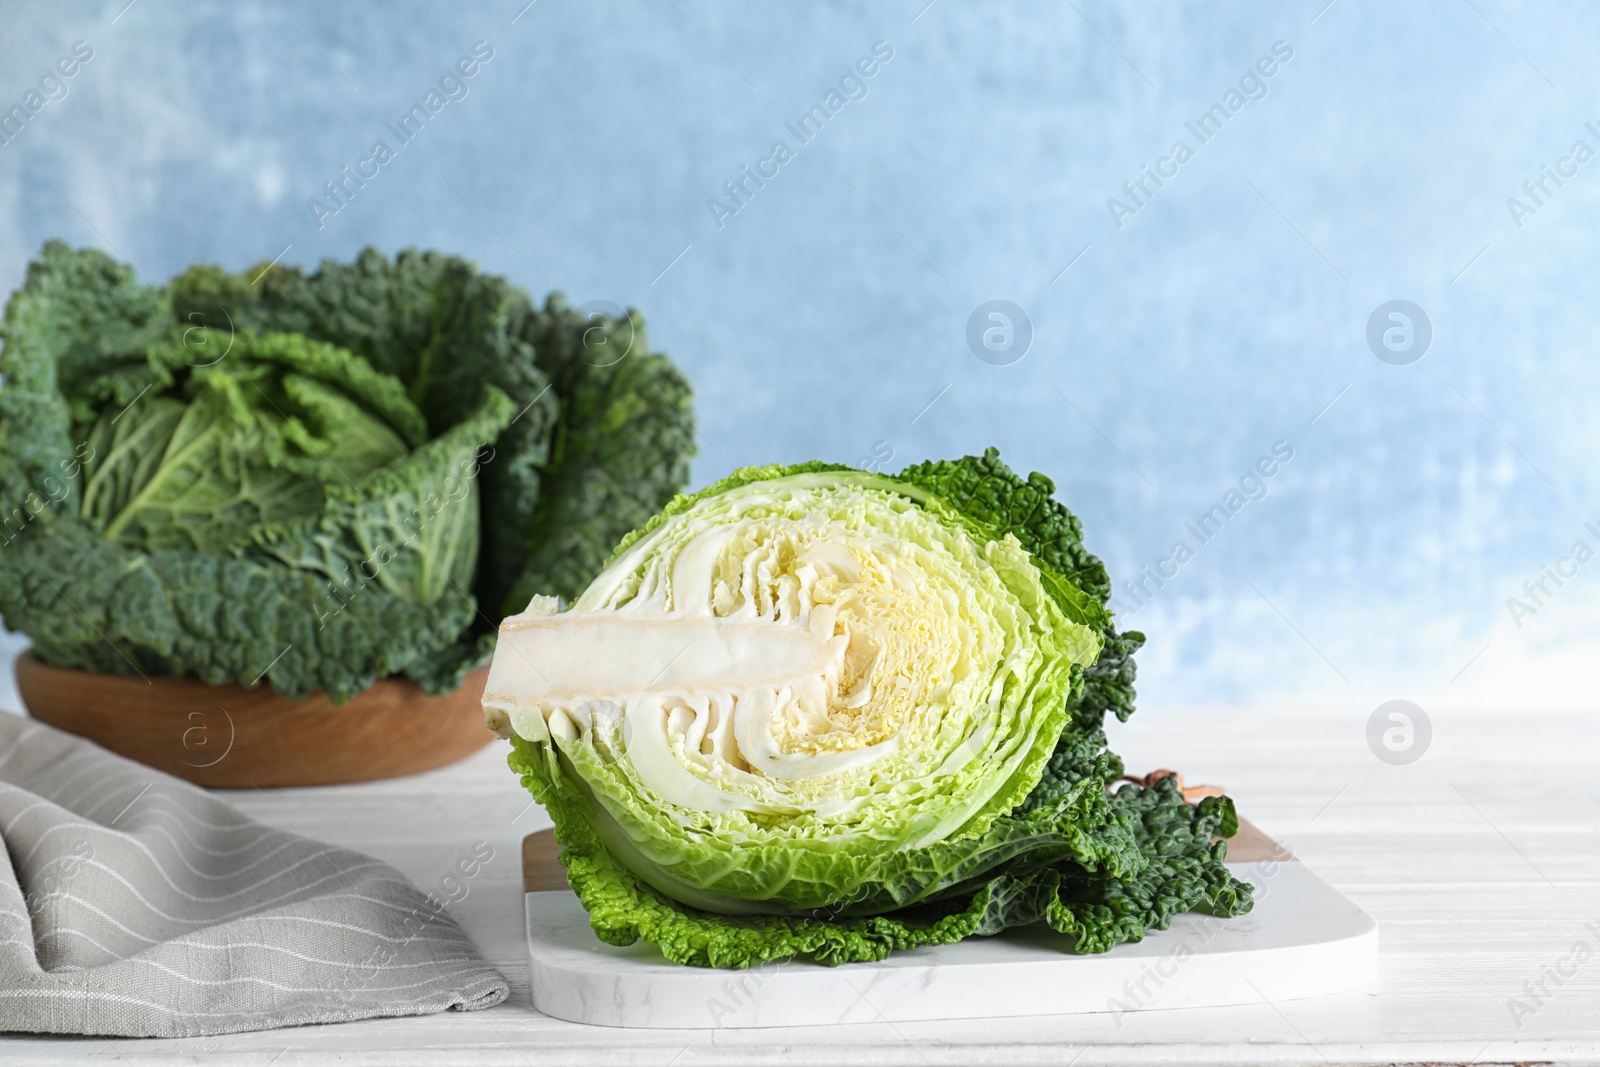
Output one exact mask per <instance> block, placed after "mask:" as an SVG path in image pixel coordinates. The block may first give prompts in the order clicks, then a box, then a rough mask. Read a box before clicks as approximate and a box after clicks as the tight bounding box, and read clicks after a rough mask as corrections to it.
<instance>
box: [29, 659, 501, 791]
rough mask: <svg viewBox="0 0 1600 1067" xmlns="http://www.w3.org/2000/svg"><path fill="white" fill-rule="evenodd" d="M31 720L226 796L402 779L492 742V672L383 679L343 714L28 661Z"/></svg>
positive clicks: (195, 684)
mask: <svg viewBox="0 0 1600 1067" xmlns="http://www.w3.org/2000/svg"><path fill="white" fill-rule="evenodd" d="M16 671H17V689H18V690H20V691H21V693H22V701H23V703H24V704H26V705H27V707H28V714H30V715H32V716H33V717H34V718H35V719H38V720H39V721H40V722H43V723H48V724H50V725H51V726H54V727H56V728H57V729H61V730H66V731H67V732H69V733H74V734H78V735H80V736H82V737H87V738H88V739H89V740H91V741H93V742H95V743H96V744H98V745H102V746H104V747H105V748H108V749H110V750H111V751H112V752H116V753H118V754H120V755H123V756H127V757H128V758H129V759H135V760H138V761H139V762H140V763H144V764H148V765H149V766H151V767H155V768H157V769H158V770H163V771H166V772H167V773H168V774H174V775H177V776H178V777H179V778H185V779H187V780H189V781H191V782H193V783H195V784H196V785H203V786H209V787H211V788H214V789H248V788H251V787H253V786H262V787H269V786H297V785H331V784H334V783H337V782H362V781H368V780H370V779H373V778H394V777H396V776H398V775H402V774H415V773H417V772H418V771H426V770H431V769H432V768H434V767H442V766H444V765H445V764H447V763H454V762H455V761H456V760H458V759H461V758H462V757H464V756H467V755H469V754H471V753H473V752H476V751H477V750H478V749H480V748H482V747H483V746H484V745H486V744H488V743H489V742H490V741H492V740H494V735H493V734H492V733H490V732H489V731H488V730H487V729H485V728H484V725H483V709H482V706H481V704H480V701H481V700H482V699H483V686H484V683H485V682H486V681H488V678H489V668H487V667H484V668H482V669H481V670H477V671H474V672H473V673H472V674H469V675H468V676H467V680H466V682H465V683H464V684H463V685H462V686H461V688H460V689H457V690H456V691H455V692H453V693H447V694H445V695H444V696H436V697H433V696H428V695H426V694H425V693H423V692H422V688H421V687H420V686H418V685H417V683H416V682H413V681H409V680H403V679H399V678H383V679H380V680H379V681H378V682H377V683H375V684H374V685H373V686H372V688H370V689H368V690H366V691H365V692H363V693H359V694H357V695H356V696H354V697H352V698H350V699H349V700H348V701H346V702H345V703H344V704H342V705H335V704H334V703H333V702H332V701H331V700H329V699H328V697H327V695H326V694H325V693H322V692H320V691H318V692H315V693H312V694H311V695H310V696H308V697H306V698H305V699H304V700H293V699H291V698H289V697H286V696H282V695H280V694H278V693H275V692H273V691H272V689H270V688H268V687H267V686H264V685H263V686H259V687H257V688H255V689H246V688H244V687H243V686H241V685H207V684H206V683H204V682H201V681H197V680H195V679H193V678H151V679H149V680H148V681H146V680H145V679H143V678H140V677H137V676H134V675H121V674H95V673H92V672H89V671H73V670H65V669H63V668H61V667H51V666H49V665H47V664H44V663H40V662H39V661H38V660H37V659H35V658H34V657H33V653H32V652H24V653H22V655H20V656H18V657H17V666H16Z"/></svg>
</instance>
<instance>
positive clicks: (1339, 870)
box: [0, 708, 1600, 1067]
mask: <svg viewBox="0 0 1600 1067" xmlns="http://www.w3.org/2000/svg"><path fill="white" fill-rule="evenodd" d="M1430 711H1431V713H1432V716H1433V731H1434V736H1433V741H1432V746H1431V748H1430V750H1429V751H1428V752H1427V754H1426V755H1425V756H1424V757H1423V758H1422V759H1421V760H1420V761H1418V762H1417V763H1414V764H1412V765H1410V766H1404V767H1395V766H1389V765H1387V764H1384V763H1382V762H1380V761H1379V760H1378V759H1377V758H1376V757H1375V756H1374V755H1373V754H1372V753H1371V752H1370V751H1369V750H1368V749H1367V746H1366V720H1367V716H1368V715H1369V714H1370V712H1371V709H1370V708H1351V709H1349V710H1347V711H1345V712H1329V713H1324V714H1290V713H1284V712H1267V711H1237V712H1235V711H1222V710H1208V711H1203V712H1193V713H1179V712H1176V711H1166V710H1163V709H1144V710H1141V711H1140V712H1139V713H1138V714H1137V715H1135V716H1134V718H1133V720H1132V721H1131V722H1130V723H1128V724H1127V725H1126V726H1117V725H1116V724H1115V723H1113V724H1112V725H1113V746H1114V747H1115V748H1116V749H1117V750H1118V751H1120V752H1122V753H1124V755H1125V756H1126V757H1127V760H1128V765H1129V767H1130V769H1135V770H1141V771H1143V770H1150V769H1154V768H1156V767H1175V768H1177V769H1178V770H1181V771H1183V772H1184V773H1185V775H1186V777H1187V778H1188V779H1189V781H1190V782H1191V783H1217V784H1221V785H1225V786H1227V787H1228V789H1229V791H1230V792H1231V793H1232V795H1233V796H1234V797H1235V798H1237V800H1238V801H1239V805H1240V808H1241V810H1242V811H1243V812H1244V813H1245V814H1247V815H1248V816H1249V817H1250V818H1251V819H1253V820H1254V821H1255V822H1256V823H1257V824H1259V825H1260V826H1261V827H1262V828H1263V829H1265V830H1266V831H1267V832H1269V833H1271V834H1272V835H1273V836H1275V837H1277V838H1278V839H1279V840H1281V841H1284V842H1286V843H1288V844H1289V845H1290V847H1291V848H1293V850H1294V851H1295V852H1296V853H1297V854H1298V855H1299V856H1300V857H1301V858H1302V859H1303V860H1304V861H1305V862H1307V863H1309V864H1311V865H1312V866H1313V867H1314V868H1315V869H1316V870H1317V871H1318V873H1320V874H1321V875H1322V876H1323V877H1324V878H1326V879H1327V880H1328V881H1330V882H1332V883H1333V884H1334V885H1335V886H1337V887H1339V888H1340V889H1341V890H1343V891H1344V892H1345V893H1346V894H1348V895H1349V896H1350V897H1352V898H1353V899H1354V900H1355V901H1356V902H1357V903H1359V904H1361V905H1362V906H1363V907H1365V908H1366V909H1367V910H1368V911H1369V912H1371V913H1372V914H1373V915H1375V916H1376V917H1377V918H1378V920H1379V922H1380V923H1381V925H1382V942H1383V947H1382V960H1383V962H1382V968H1381V971H1380V976H1379V979H1378V981H1377V982H1376V984H1374V985H1373V986H1372V987H1371V988H1369V989H1366V990H1361V991H1357V992H1352V993H1348V994H1343V995H1339V996H1334V997H1328V998H1324V999H1320V1000H1306V1001H1290V1002H1284V1003H1280V1004H1270V1003H1262V1004H1259V1005H1253V1006H1246V1007H1238V1008H1225V1009H1207V1010H1203V1011H1199V1010H1195V1011H1190V1010H1168V1011H1159V1010H1158V1011H1149V1012H1143V1013H1137V1014H1131V1015H1126V1016H1124V1017H1122V1018H1121V1020H1120V1022H1119V1021H1118V1019H1117V1018H1116V1017H1115V1016H1113V1015H1111V1014H1097V1015H1079V1016H1041V1017H1035V1018H1026V1019H1007V1020H1001V1021H998V1022H983V1021H949V1022H941V1023H923V1024H915V1025H913V1024H905V1023H901V1024H895V1025H889V1024H869V1025H855V1026H838V1027H825V1028H805V1029H790V1030H765V1031H763V1030H744V1031H739V1030H722V1031H707V1032H701V1033H694V1032H685V1031H639V1030H633V1031H628V1030H607V1029H602V1028H596V1027H583V1026H578V1025H574V1024H570V1023H563V1022H558V1021H556V1020H553V1019H550V1018H547V1017H545V1016H542V1015H540V1014H538V1013H537V1012H535V1011H534V1010H533V1009H532V1007H531V1006H530V1004H529V1001H528V980H527V972H528V968H527V963H526V962H525V959H524V942H523V932H522V890H521V873H520V870H519V862H520V861H519V856H518V845H519V843H520V841H521V839H522V837H523V836H524V835H525V834H527V833H529V832H531V831H533V830H535V829H539V828H540V827H542V826H545V825H547V824H548V823H547V820H546V819H545V816H544V813H543V812H542V811H541V810H539V809H538V808H536V807H532V806H530V805H529V803H528V799H527V797H526V795H525V794H523V793H522V792H521V790H520V787H519V786H518V785H517V782H516V779H515V776H514V775H512V774H511V772H510V771H509V770H507V769H506V767H505V764H504V747H503V744H502V743H500V742H496V744H495V746H494V747H493V748H490V749H488V750H485V751H484V752H482V753H480V754H479V755H478V756H476V757H474V758H471V759H469V760H466V761H464V762H463V763H460V764H457V765H456V766H454V767H450V768H447V769H445V770H442V771H438V772H435V773H432V774H428V775H423V776H419V777H416V778H408V779H401V780H397V781H390V782H380V783H374V784H370V785H359V786H343V787H332V788H321V789H300V790H282V791H275V792H272V793H269V794H256V793H236V794H227V796H228V798H229V799H230V800H232V801H233V802H234V803H235V804H237V805H238V806H239V807H240V808H242V809H244V810H245V811H248V812H249V813H250V814H251V815H253V816H255V817H256V818H259V819H261V820H263V821H265V822H269V823H275V824H278V825H284V826H290V827H292V828H294V829H296V830H299V831H301V832H303V833H306V834H309V835H311V836H313V837H317V838H321V839H323V840H326V841H333V842H337V843H339V844H341V845H348V846H350V847H352V848H358V849H363V850H365V851H367V852H370V853H371V854H373V855H376V856H379V857H382V858H383V859H385V860H388V861H389V862H390V863H393V864H394V865H396V866H397V867H399V868H400V869H401V870H402V871H404V872H405V873H406V874H408V875H409V876H410V877H411V878H412V879H414V880H415V881H416V882H417V884H418V885H420V886H422V887H423V888H424V889H428V888H432V887H433V886H434V884H435V883H436V882H437V881H438V879H439V878H440V877H441V876H442V875H443V873H444V872H445V870H446V869H447V868H448V867H449V866H450V865H451V864H452V863H453V862H454V861H455V860H456V858H457V857H459V856H460V855H462V854H463V853H465V852H467V851H469V850H470V849H471V847H472V846H473V844H474V843H475V842H478V841H487V842H489V844H490V845H492V846H493V848H494V850H495V857H494V859H493V860H492V861H491V862H490V863H488V864H487V866H486V867H485V868H484V870H483V871H482V872H481V873H480V874H479V875H478V877H477V878H476V879H475V880H473V882H472V883H471V884H470V891H469V893H468V895H467V897H466V898H465V899H464V900H462V901H461V903H460V904H458V905H456V906H455V907H454V908H453V909H452V910H453V911H454V913H455V915H456V917H457V918H458V919H459V920H460V922H461V924H462V925H463V926H464V927H465V929H466V931H467V933H468V934H470V935H471V936H472V938H473V939H474V940H475V941H476V942H477V944H478V946H479V947H480V949H482V951H483V953H484V954H485V956H487V957H488V958H489V959H490V960H491V961H493V963H494V964H495V965H496V966H497V967H499V968H500V970H501V972H502V973H503V974H504V975H505V976H506V978H507V979H509V981H510V983H511V989H512V992H511V998H510V1000H509V1001H508V1002H507V1003H506V1004H504V1005H502V1006H500V1007H498V1008H495V1009H493V1010H490V1011H485V1012H476V1013H469V1014H453V1013H452V1014H446V1015H435V1016H431V1017H426V1018H412V1019H397V1020H387V1021H373V1022H364V1023H349V1024H343V1025H337V1026H324V1027H305V1028H299V1029H294V1030H279V1031H271V1032H266V1033H259V1034H249V1035H240V1036H237V1037H228V1038H211V1039H193V1040H183V1041H128V1040H118V1041H107V1040H88V1039H36V1038H25V1037H11V1038H0V1060H5V1061H12V1062H18V1063H28V1064H39V1065H45V1064H63V1063H81V1062H85V1061H98V1060H102V1059H121V1060H128V1061H136V1062H186V1063H187V1062H196V1063H202V1062H229V1063H254V1064H260V1065H266V1064H275V1065H279V1067H288V1065H291V1064H300V1063H328V1062H337V1063H341V1064H371V1063H415V1064H441V1065H444V1064H473V1065H487V1064H511V1065H533V1064H547V1063H606V1064H655V1065H660V1067H666V1065H668V1064H691V1063H725V1064H765V1063H784V1064H793V1063H810V1062H817V1063H829V1064H843V1063H872V1064H947V1063H948V1064H956V1063H1003V1064H1006V1065H1008V1067H1015V1065H1021V1064H1033V1063H1040V1064H1065V1063H1068V1062H1071V1063H1075V1064H1078V1065H1080V1067H1089V1065H1092V1064H1101V1063H1106V1064H1112V1063H1158V1062H1172V1063H1187V1064H1228V1065H1232V1064H1290V1063H1293V1064H1301V1063H1305V1064H1323V1063H1329V1064H1379V1063H1384V1064H1387V1063H1424V1062H1427V1063H1438V1062H1443V1063H1463V1064H1466V1063H1474V1064H1492V1063H1510V1062H1526V1061H1549V1062H1556V1063H1597V1062H1600V833H1597V832H1600V775H1597V774H1596V770H1597V769H1600V720H1596V719H1594V718H1581V717H1556V716H1547V715H1540V714H1534V713H1526V712H1510V711H1506V712H1497V713H1495V714H1481V713H1473V714H1467V713H1447V712H1444V711H1437V710H1433V709H1430ZM1588 923H1593V924H1594V925H1593V926H1592V927H1589V926H1586V924H1588ZM1580 944H1581V945H1582V946H1584V948H1583V949H1578V946H1579V945H1580ZM1563 972H1565V973H1563ZM1541 980H1542V981H1543V982H1544V983H1545V990H1546V992H1547V993H1548V995H1547V996H1542V995H1540V994H1539V992H1538V990H1537V988H1535V989H1533V990H1532V993H1531V994H1530V991H1529V989H1528V988H1527V987H1526V986H1525V983H1527V984H1532V985H1534V986H1536V985H1537V984H1538V983H1539V982H1540V981H1541ZM1108 995H1109V991H1108ZM1536 998H1537V999H1536ZM1514 999H1520V1000H1521V1001H1522V1002H1523V1004H1524V1005H1525V1006H1526V1009H1527V1010H1526V1012H1521V1011H1519V1012H1517V1013H1516V1014H1515V1015H1514V1014H1513V1010H1512V1009H1513V1007H1515V1006H1516V1005H1515V1004H1514V1003H1513V1001H1514Z"/></svg>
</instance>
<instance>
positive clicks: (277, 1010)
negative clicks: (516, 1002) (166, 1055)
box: [0, 713, 510, 1037]
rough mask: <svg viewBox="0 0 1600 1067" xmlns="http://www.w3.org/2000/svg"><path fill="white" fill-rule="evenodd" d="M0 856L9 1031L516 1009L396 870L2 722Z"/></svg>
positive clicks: (92, 748)
mask: <svg viewBox="0 0 1600 1067" xmlns="http://www.w3.org/2000/svg"><path fill="white" fill-rule="evenodd" d="M0 839H3V841H4V844H5V849H4V852H3V854H0V1030H6V1031H30V1032H37V1033H56V1034H105V1035H122V1036H135V1037H189V1036H196V1035H201V1034H224V1033H234V1032H238V1031H241V1030H265V1029H270V1028H272V1027H278V1026H292V1025H296V1024H300V1023H324V1022H342V1021H346V1020H350V1019H365V1018H371V1017H374V1016H393V1015H424V1014H429V1013H432V1012H437V1011H443V1010H445V1009H454V1010H458V1011H473V1010H476V1009H479V1008H488V1007H492V1006H494V1005H496V1004H498V1003H500V1002H501V1001H503V1000H504V999H505V998H506V996H507V995H508V993H509V992H510V990H509V989H508V987H507V985H506V982H505V979H503V978H501V977H500V975H499V974H498V973H496V972H495V970H494V969H493V968H492V967H490V966H489V965H488V964H487V963H485V962H484V961H483V960H482V959H481V958H480V957H479V956H478V954H477V952H476V951H475V950H474V948H473V946H472V942H471V941H469V940H468V939H467V937H466V935H465V934H464V933H462V932H461V929H460V927H458V926H457V925H456V924H455V921H454V920H452V919H451V918H450V916H449V915H448V914H446V913H445V912H444V911H443V902H442V901H440V900H439V899H438V898H437V897H430V896H424V895H423V893H422V892H421V891H420V890H418V889H417V888H416V887H415V886H414V885H412V884H411V883H410V882H409V881H407V880H406V879H405V877H404V876H402V875H401V874H400V872H398V871H396V870H395V869H394V868H392V867H390V866H389V865H388V864H386V863H380V862H379V861H377V860H375V859H372V858H371V857H369V856H363V855H362V854H361V853H359V852H352V851H350V850H348V849H342V848H335V847H333V846H330V845H321V844H318V843H317V842H315V841H311V840H309V839H307V838H304V837H301V836H300V835H299V834H295V833H290V832H288V831H285V830H278V829H274V828H272V827H268V826H264V825H262V824H261V823H258V822H256V821H255V820H253V819H250V818H247V817H246V816H245V815H243V814H241V813H240V812H238V811H235V810H234V809H233V808H231V807H229V806H228V805H226V804H224V803H222V802H221V801H220V800H217V799H216V798H215V797H213V796H211V795H210V794H208V793H206V792H205V791H203V790H201V789H197V788H196V787H194V786H192V785H189V784H188V783H186V782H182V781H179V780H178V779H176V778H173V777H170V776H168V775H165V774H162V773H161V772H159V771H155V770H151V769H150V768H148V767H145V766H142V765H140V764H137V763H134V762H132V761H130V760H126V759H123V758H122V757H120V756H115V755H112V754H111V753H109V752H107V751H105V750H104V749H102V748H100V747H99V746H97V745H94V744H91V743H90V742H88V741H84V740H83V739H81V738H78V737H74V736H73V735H71V734H66V733H62V732H60V731H58V730H54V729H52V728H50V727H47V726H43V725H40V724H38V723H34V722H30V721H29V720H27V719H22V718H19V717H17V716H14V715H9V714H3V713H0Z"/></svg>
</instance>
